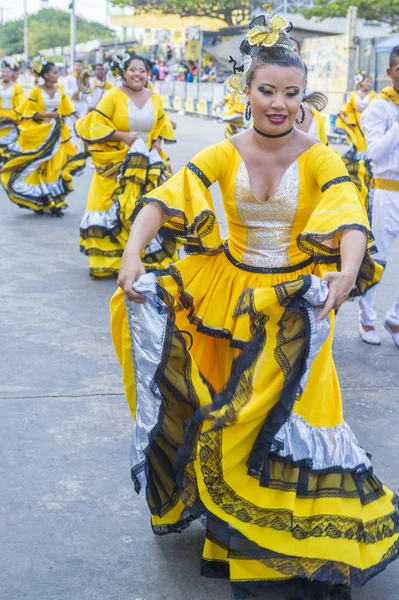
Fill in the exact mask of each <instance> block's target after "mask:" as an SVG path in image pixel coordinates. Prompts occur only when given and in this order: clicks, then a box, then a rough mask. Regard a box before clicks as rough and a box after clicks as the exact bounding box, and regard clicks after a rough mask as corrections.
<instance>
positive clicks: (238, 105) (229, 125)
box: [222, 91, 247, 139]
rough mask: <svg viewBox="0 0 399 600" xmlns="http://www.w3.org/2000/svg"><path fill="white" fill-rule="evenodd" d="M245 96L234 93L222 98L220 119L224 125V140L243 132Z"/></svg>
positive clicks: (244, 127)
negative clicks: (222, 107)
mask: <svg viewBox="0 0 399 600" xmlns="http://www.w3.org/2000/svg"><path fill="white" fill-rule="evenodd" d="M244 113H245V96H243V95H242V94H239V93H238V92H236V91H233V92H230V93H229V94H227V95H226V96H225V98H224V109H223V113H222V119H223V121H224V122H225V123H226V133H225V137H226V139H229V138H231V136H233V135H236V134H237V133H241V131H245V130H246V128H247V126H246V124H245V121H244V118H245V114H244Z"/></svg>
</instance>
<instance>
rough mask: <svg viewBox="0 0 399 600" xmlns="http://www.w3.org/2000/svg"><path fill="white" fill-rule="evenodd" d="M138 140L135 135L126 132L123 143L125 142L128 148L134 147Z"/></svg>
mask: <svg viewBox="0 0 399 600" xmlns="http://www.w3.org/2000/svg"><path fill="white" fill-rule="evenodd" d="M138 139H139V138H138V137H137V135H135V134H134V133H130V132H128V133H126V132H124V133H123V141H124V142H125V144H126V145H127V146H133V144H134V142H135V141H136V140H138Z"/></svg>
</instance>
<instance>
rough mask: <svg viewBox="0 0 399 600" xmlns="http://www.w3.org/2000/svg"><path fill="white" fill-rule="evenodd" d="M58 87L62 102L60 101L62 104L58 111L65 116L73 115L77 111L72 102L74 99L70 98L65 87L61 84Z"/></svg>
mask: <svg viewBox="0 0 399 600" xmlns="http://www.w3.org/2000/svg"><path fill="white" fill-rule="evenodd" d="M58 89H59V91H60V94H61V102H60V106H59V108H58V112H59V113H60V115H62V116H63V117H70V116H71V115H73V113H75V112H76V108H75V106H74V104H73V103H72V100H71V99H70V97H69V96H67V94H66V93H65V91H64V88H63V87H62V86H61V85H59V86H58Z"/></svg>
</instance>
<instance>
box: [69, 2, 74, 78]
mask: <svg viewBox="0 0 399 600" xmlns="http://www.w3.org/2000/svg"><path fill="white" fill-rule="evenodd" d="M69 8H70V9H71V25H70V46H71V66H72V67H73V65H74V62H75V58H76V56H75V45H76V12H75V0H71V4H70V5H69Z"/></svg>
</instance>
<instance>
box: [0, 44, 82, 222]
mask: <svg viewBox="0 0 399 600" xmlns="http://www.w3.org/2000/svg"><path fill="white" fill-rule="evenodd" d="M32 70H33V71H34V72H35V73H36V74H37V75H38V76H40V77H41V78H42V79H43V80H44V83H43V84H42V85H40V86H37V87H34V88H33V89H32V90H31V92H30V94H29V98H28V99H27V100H26V101H25V102H23V103H22V104H21V105H20V106H18V108H17V109H16V112H17V114H18V115H19V117H20V119H21V121H20V123H19V125H18V129H19V135H18V138H17V140H16V141H15V142H14V143H11V144H10V145H9V146H8V148H7V161H6V163H5V164H4V166H3V168H2V170H1V183H2V184H3V186H4V189H5V191H6V192H7V194H8V197H9V198H10V200H11V201H12V202H15V204H17V205H18V206H20V207H23V208H30V209H31V210H33V211H35V212H36V213H43V212H46V213H51V214H54V215H56V216H62V214H63V209H64V208H65V207H66V206H67V204H66V200H65V197H66V195H67V194H68V193H70V192H71V191H72V190H73V185H72V178H73V175H76V174H78V173H80V172H81V171H82V170H83V168H84V166H85V156H84V155H80V154H77V148H76V147H75V146H74V145H73V144H72V142H71V141H70V138H71V131H70V129H69V127H68V126H67V125H66V123H65V120H66V118H67V117H70V116H71V115H72V114H73V113H74V112H75V107H74V106H73V104H72V103H71V101H70V100H69V98H68V96H67V95H66V94H65V92H64V90H63V88H62V86H61V85H59V84H58V69H57V67H56V65H55V64H54V63H52V62H48V61H47V60H46V59H45V58H44V57H42V56H38V57H36V59H35V61H34V63H33V65H32Z"/></svg>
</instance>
